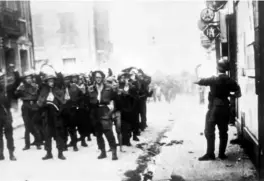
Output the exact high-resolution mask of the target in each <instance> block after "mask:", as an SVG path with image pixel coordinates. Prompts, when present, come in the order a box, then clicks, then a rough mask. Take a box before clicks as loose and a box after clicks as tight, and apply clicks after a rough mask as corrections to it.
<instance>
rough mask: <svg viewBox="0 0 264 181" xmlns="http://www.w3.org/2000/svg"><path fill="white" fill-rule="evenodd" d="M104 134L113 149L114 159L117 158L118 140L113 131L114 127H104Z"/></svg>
mask: <svg viewBox="0 0 264 181" xmlns="http://www.w3.org/2000/svg"><path fill="white" fill-rule="evenodd" d="M103 132H104V135H105V137H106V139H107V141H108V143H109V146H110V148H111V150H112V160H117V159H118V158H117V152H116V140H115V136H114V133H113V129H112V128H110V129H104V130H103Z"/></svg>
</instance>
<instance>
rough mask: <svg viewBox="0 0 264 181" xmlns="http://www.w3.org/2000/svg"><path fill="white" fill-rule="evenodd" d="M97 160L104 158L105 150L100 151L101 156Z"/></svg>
mask: <svg viewBox="0 0 264 181" xmlns="http://www.w3.org/2000/svg"><path fill="white" fill-rule="evenodd" d="M97 158H98V159H103V158H106V151H105V149H103V150H101V154H100V155H99V156H98V157H97Z"/></svg>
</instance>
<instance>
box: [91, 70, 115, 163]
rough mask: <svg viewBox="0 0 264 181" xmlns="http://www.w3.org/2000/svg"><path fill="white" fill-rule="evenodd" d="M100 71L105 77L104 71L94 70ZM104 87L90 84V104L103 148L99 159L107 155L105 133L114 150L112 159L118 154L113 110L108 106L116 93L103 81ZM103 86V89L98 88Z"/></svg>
mask: <svg viewBox="0 0 264 181" xmlns="http://www.w3.org/2000/svg"><path fill="white" fill-rule="evenodd" d="M94 73H95V75H96V73H100V74H101V75H102V78H103V79H104V77H105V76H104V73H103V72H101V71H96V72H94ZM101 86H102V87H97V84H95V85H93V86H90V87H89V88H88V92H89V98H90V105H91V114H92V117H93V120H92V121H93V123H94V126H95V132H96V138H97V144H98V147H99V149H100V150H101V155H100V156H99V157H98V159H102V158H105V157H106V151H105V142H104V139H103V134H104V135H105V136H106V138H107V141H108V143H109V145H110V148H111V150H112V154H113V155H112V159H113V160H117V155H116V141H115V137H114V133H113V129H112V126H113V124H112V120H111V116H112V115H111V110H110V108H109V107H108V106H109V105H110V104H111V101H113V100H114V99H115V93H114V91H113V89H112V87H111V86H109V85H107V84H105V83H102V85H101ZM100 88H102V89H101V90H98V89H100Z"/></svg>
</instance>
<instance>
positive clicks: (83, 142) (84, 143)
mask: <svg viewBox="0 0 264 181" xmlns="http://www.w3.org/2000/svg"><path fill="white" fill-rule="evenodd" d="M81 142H82V143H81V145H82V146H83V147H87V146H88V145H87V143H86V141H85V138H83V139H82V141H81Z"/></svg>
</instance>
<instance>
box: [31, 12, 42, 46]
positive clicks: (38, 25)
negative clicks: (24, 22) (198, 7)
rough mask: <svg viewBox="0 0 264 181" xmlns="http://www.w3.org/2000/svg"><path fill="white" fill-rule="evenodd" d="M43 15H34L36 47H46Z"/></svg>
mask: <svg viewBox="0 0 264 181" xmlns="http://www.w3.org/2000/svg"><path fill="white" fill-rule="evenodd" d="M42 20H43V17H42V15H41V14H37V15H33V29H34V43H35V46H36V47H44V38H43V33H44V27H43V25H42V22H43V21H42Z"/></svg>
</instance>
